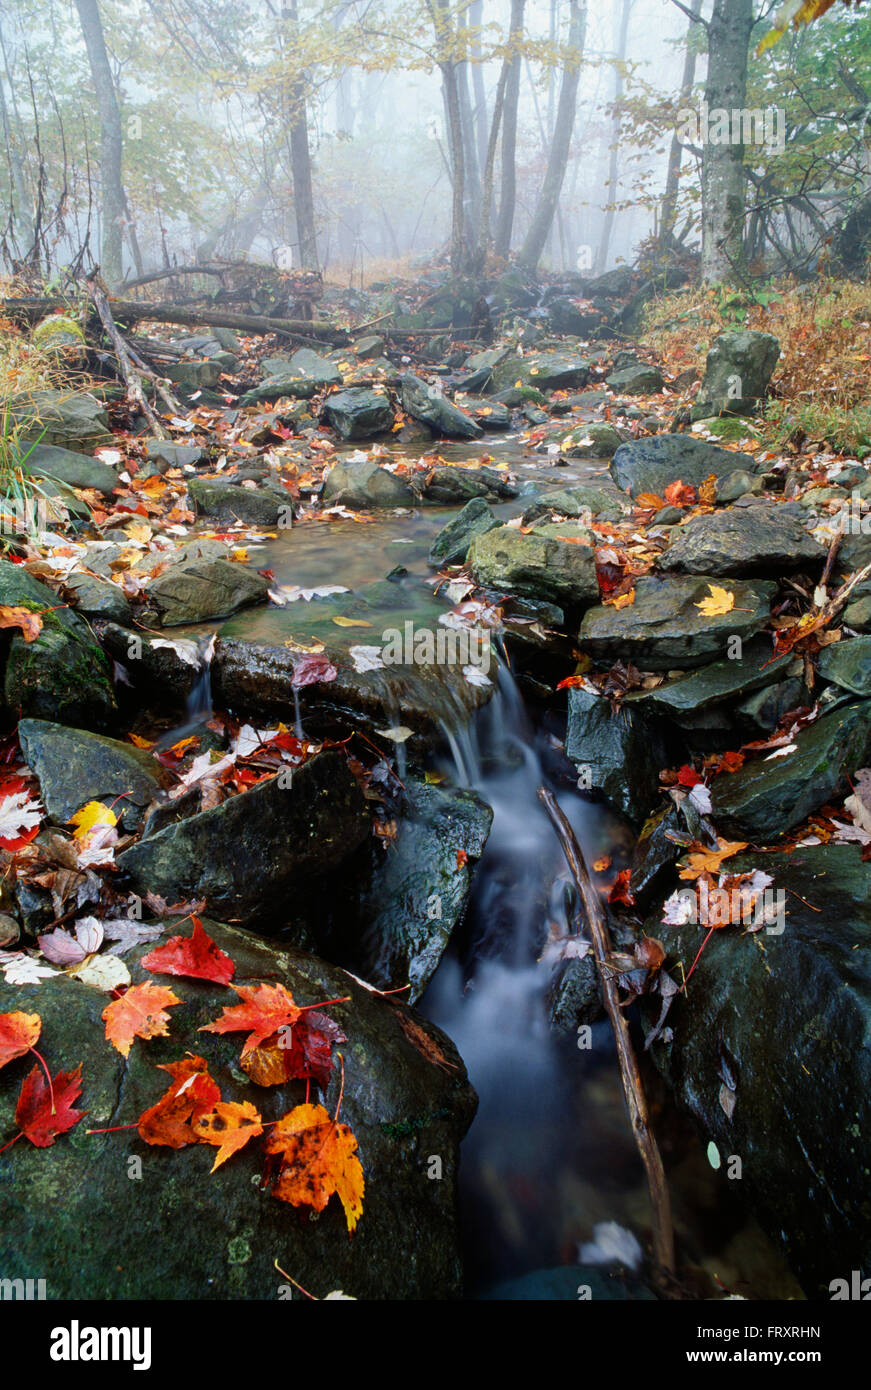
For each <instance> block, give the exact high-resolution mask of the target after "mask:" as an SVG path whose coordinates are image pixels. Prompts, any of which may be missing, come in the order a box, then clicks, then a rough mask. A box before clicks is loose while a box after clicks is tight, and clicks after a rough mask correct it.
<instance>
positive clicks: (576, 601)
mask: <svg viewBox="0 0 871 1390" xmlns="http://www.w3.org/2000/svg"><path fill="white" fill-rule="evenodd" d="M469 565H470V567H471V569H472V573H473V574H474V575H475V578H476V579H477V580H478V583H479V584H484V585H486V586H487V587H488V588H491V589H502V590H505V591H507V592H508V593H511V594H519V595H521V597H524V598H534V599H546V600H548V601H549V602H552V603H558V604H560V605H561V606H565V607H569V608H576V607H579V606H581V605H582V604H589V603H595V602H596V600H597V599H598V597H599V581H598V579H597V578H596V563H595V557H594V553H593V550H592V547H591V546H585V545H572V544H570V543H569V542H567V541H561V540H554V539H552V538H550V537H547V536H540V535H535V534H534V533H530V534H528V535H523V533H522V532H521V531H519V530H517V529H515V528H514V527H510V526H500V527H498V529H496V530H493V531H488V532H487V533H486V534H485V535H481V536H476V537H475V538H474V539H473V541H472V544H471V546H470V547H469Z"/></svg>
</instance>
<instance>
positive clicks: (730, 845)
mask: <svg viewBox="0 0 871 1390" xmlns="http://www.w3.org/2000/svg"><path fill="white" fill-rule="evenodd" d="M746 848H747V841H746V840H732V841H731V842H730V841H729V840H721V839H720V838H719V836H718V838H717V848H716V849H706V850H699V851H698V852H696V853H694V854H688V855H687V856H686V858H685V859H684V860H682V861H681V863H682V867H681V871H680V876H681V878H690V879H694V878H698V876H699V874H703V873H709V874H717V873H719V872H720V865H721V864H722V862H723V860H724V859H731V857H732V855H733V854H740V852H741V850H742V849H746Z"/></svg>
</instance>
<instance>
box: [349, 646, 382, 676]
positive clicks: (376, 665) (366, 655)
mask: <svg viewBox="0 0 871 1390" xmlns="http://www.w3.org/2000/svg"><path fill="white" fill-rule="evenodd" d="M348 655H349V656H350V658H351V660H352V661H353V663H354V670H355V671H360V672H362V671H381V670H383V668H384V662H383V661H382V660H381V648H380V647H362V646H360V647H351V648H350V649H349V652H348Z"/></svg>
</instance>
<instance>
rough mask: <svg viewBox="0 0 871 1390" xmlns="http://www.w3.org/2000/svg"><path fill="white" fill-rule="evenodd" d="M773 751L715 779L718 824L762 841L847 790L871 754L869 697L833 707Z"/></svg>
mask: <svg viewBox="0 0 871 1390" xmlns="http://www.w3.org/2000/svg"><path fill="white" fill-rule="evenodd" d="M775 753H776V754H777V756H776V757H774V758H773V759H771V758H755V759H753V761H748V762H746V763H745V764H744V766H743V767H742V768H740V769H739V771H738V772H735V773H732V774H731V776H729V777H719V778H717V780H716V782H715V784H714V793H713V798H712V800H713V806H714V810H713V816H714V820H715V821H716V823H717V825H718V827H720V828H722V829H723V830H726V831H728V832H729V833H730V834H733V835H735V836H739V837H741V838H743V839H747V840H755V841H758V842H759V843H761V844H764V843H766V842H768V841H772V840H776V839H778V838H779V836H781V835H785V834H786V833H787V831H789V830H792V829H793V828H794V827H795V826H797V825H800V824H801V822H802V821H803V820H804V819H805V818H806V817H807V816H809V815H811V814H812V812H814V811H817V810H819V808H820V806H823V805H824V804H825V803H826V802H827V801H829V800H830V799H831V798H833V797H836V796H840V795H842V794H843V793H844V792H846V791H847V790H848V787H849V779H850V778H851V777H852V775H853V774H854V773H855V772H856V771H857V770H858V769H859V768H860V767H865V766H866V764H867V761H868V758H869V756H871V701H869V700H862V701H860V702H858V703H856V704H849V705H843V706H841V708H839V709H836V710H832V712H831V713H830V714H825V715H823V717H822V718H821V719H818V720H817V721H816V723H814V724H809V725H808V726H807V728H805V729H802V731H801V732H800V733H798V734H796V736H795V740H794V742H793V743H792V745H787V747H786V748H784V749H782V750H781V749H775Z"/></svg>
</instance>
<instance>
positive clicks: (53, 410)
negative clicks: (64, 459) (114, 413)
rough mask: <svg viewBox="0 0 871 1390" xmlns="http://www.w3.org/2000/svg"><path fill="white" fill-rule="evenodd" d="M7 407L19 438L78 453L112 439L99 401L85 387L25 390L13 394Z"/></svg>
mask: <svg viewBox="0 0 871 1390" xmlns="http://www.w3.org/2000/svg"><path fill="white" fill-rule="evenodd" d="M7 408H8V412H9V420H10V424H14V425H16V426H18V438H19V439H26V440H32V441H33V442H34V443H37V444H40V445H47V444H54V445H58V446H59V447H60V448H62V449H71V450H73V451H74V452H75V453H81V454H89V453H92V452H93V451H94V449H101V448H103V447H104V446H105V445H111V444H114V443H115V437H114V435H113V434H112V433H111V432H110V430H109V419H108V416H107V415H106V412H105V410H104V409H103V406H102V404H101V403H100V401H98V400H97V399H96V397H95V396H91V395H89V394H88V393H87V392H85V391H54V390H45V391H25V392H21V393H20V394H19V395H17V396H12V397H11V398H10V399H9V402H8V407H7Z"/></svg>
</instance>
